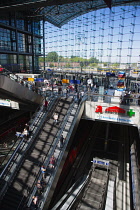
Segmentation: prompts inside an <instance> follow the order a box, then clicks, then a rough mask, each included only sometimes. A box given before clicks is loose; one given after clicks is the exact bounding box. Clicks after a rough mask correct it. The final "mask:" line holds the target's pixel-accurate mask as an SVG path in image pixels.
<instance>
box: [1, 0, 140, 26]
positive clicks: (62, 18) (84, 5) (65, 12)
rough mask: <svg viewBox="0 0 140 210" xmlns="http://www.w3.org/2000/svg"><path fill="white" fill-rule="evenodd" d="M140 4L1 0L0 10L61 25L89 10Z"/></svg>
mask: <svg viewBox="0 0 140 210" xmlns="http://www.w3.org/2000/svg"><path fill="white" fill-rule="evenodd" d="M134 4H136V5H140V0H93V1H87V0H86V1H85V0H1V1H0V10H1V11H5V10H9V11H12V10H16V11H21V12H22V13H23V14H25V16H26V18H31V19H34V20H45V21H48V22H50V23H52V24H53V25H55V26H57V27H61V26H63V25H64V24H66V23H68V22H69V21H70V20H72V19H74V18H76V17H78V16H80V15H83V14H85V13H88V12H90V11H94V10H98V9H102V8H106V7H109V8H111V7H115V6H123V5H134Z"/></svg>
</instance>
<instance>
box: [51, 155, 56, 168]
mask: <svg viewBox="0 0 140 210" xmlns="http://www.w3.org/2000/svg"><path fill="white" fill-rule="evenodd" d="M55 162H56V158H55V157H54V155H52V156H51V158H50V168H54V166H55Z"/></svg>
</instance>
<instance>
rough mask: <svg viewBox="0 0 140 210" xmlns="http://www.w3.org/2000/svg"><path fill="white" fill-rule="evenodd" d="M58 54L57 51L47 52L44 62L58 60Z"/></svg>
mask: <svg viewBox="0 0 140 210" xmlns="http://www.w3.org/2000/svg"><path fill="white" fill-rule="evenodd" d="M58 59H59V57H58V54H57V52H49V53H48V55H47V57H46V58H45V61H46V62H58Z"/></svg>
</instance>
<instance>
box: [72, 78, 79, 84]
mask: <svg viewBox="0 0 140 210" xmlns="http://www.w3.org/2000/svg"><path fill="white" fill-rule="evenodd" d="M70 83H71V84H77V85H79V84H80V80H74V79H72V80H70Z"/></svg>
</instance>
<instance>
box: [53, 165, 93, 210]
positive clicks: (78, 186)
mask: <svg viewBox="0 0 140 210" xmlns="http://www.w3.org/2000/svg"><path fill="white" fill-rule="evenodd" d="M92 171H93V169H92V168H91V169H90V171H89V173H88V174H83V175H82V176H81V177H80V178H79V179H78V180H77V181H76V182H75V183H74V184H73V185H72V187H71V188H70V189H69V190H68V191H67V192H66V193H65V195H64V196H63V197H62V198H61V199H60V200H59V201H58V202H57V203H56V205H55V206H54V207H53V208H52V209H51V210H56V209H58V208H59V209H61V207H62V206H63V205H64V203H67V202H66V200H68V199H69V198H70V196H71V195H72V196H73V195H74V192H75V191H77V190H78V191H77V192H76V193H75V196H73V199H72V200H71V202H70V203H69V202H68V208H66V206H65V209H70V208H71V207H72V205H73V203H74V201H75V200H76V199H77V197H78V196H79V195H80V193H81V192H82V191H83V189H84V188H85V186H86V185H87V184H88V183H89V181H90V179H91V175H92ZM66 205H67V204H66ZM62 208H63V207H62Z"/></svg>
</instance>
